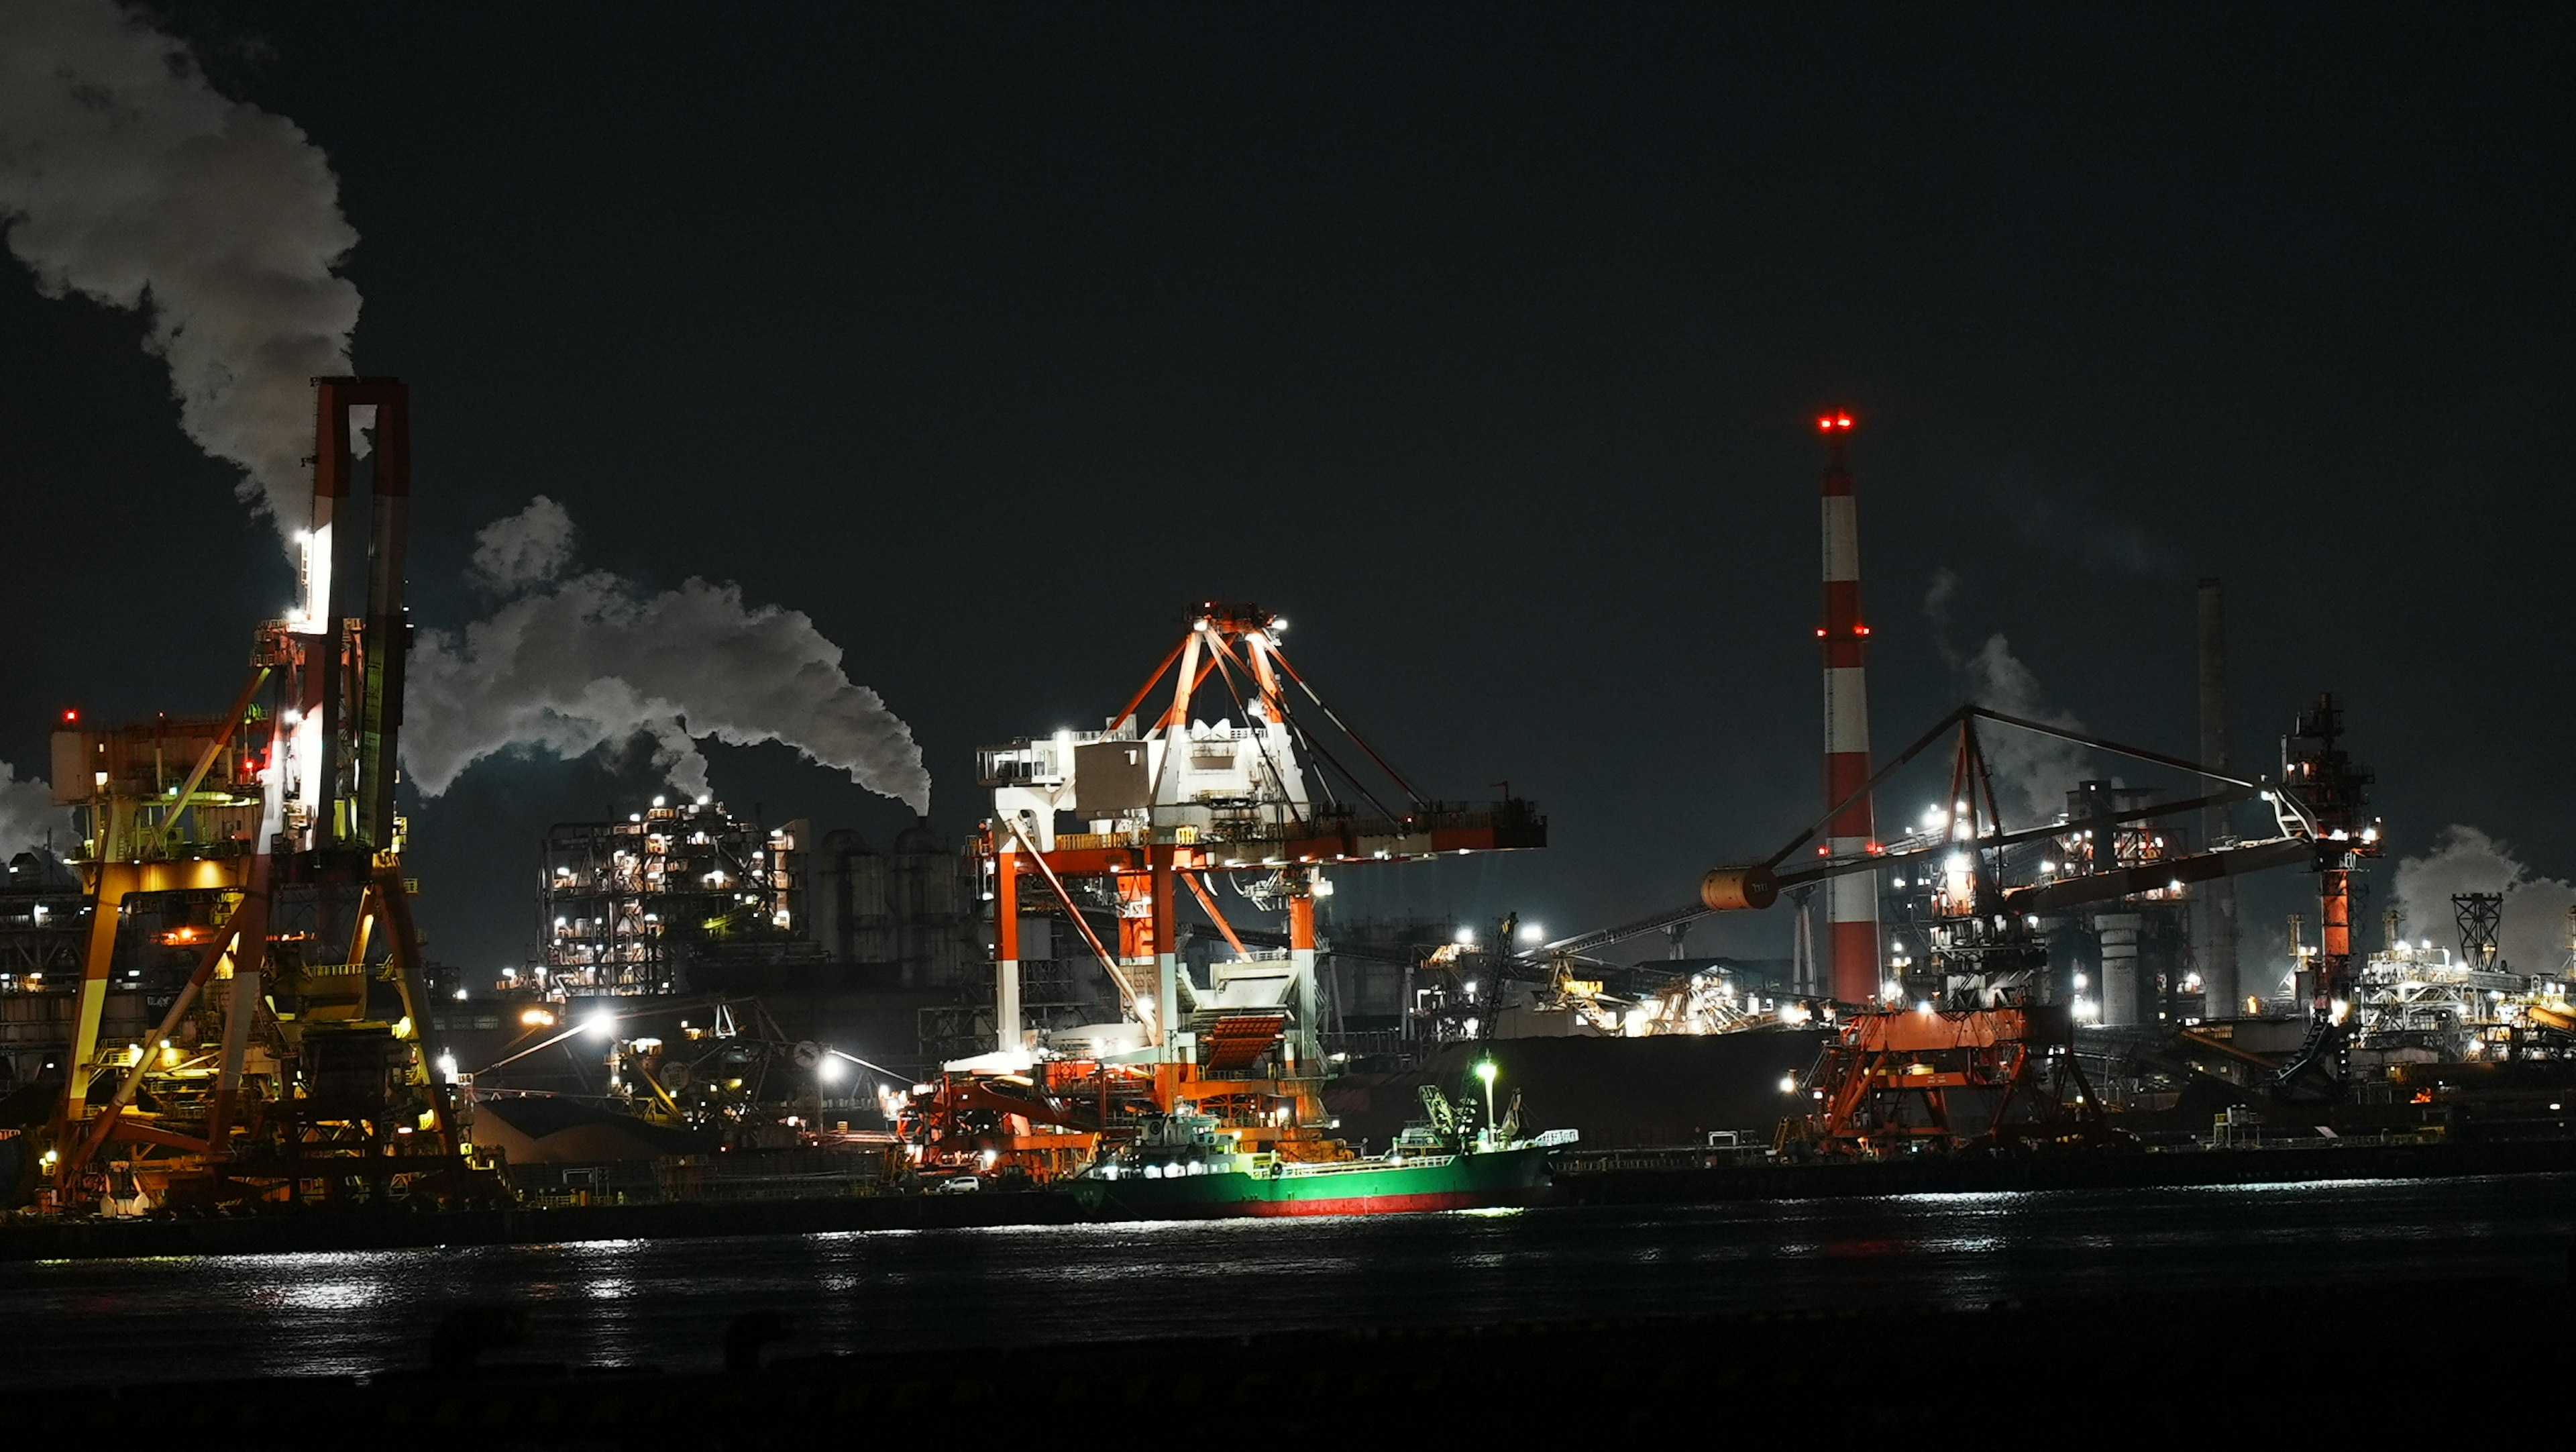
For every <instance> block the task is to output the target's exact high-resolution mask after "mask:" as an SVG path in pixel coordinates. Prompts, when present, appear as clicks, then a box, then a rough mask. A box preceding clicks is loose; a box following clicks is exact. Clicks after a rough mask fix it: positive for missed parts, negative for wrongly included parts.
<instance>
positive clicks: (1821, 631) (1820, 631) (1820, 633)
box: [1816, 625, 1825, 640]
mask: <svg viewBox="0 0 2576 1452" xmlns="http://www.w3.org/2000/svg"><path fill="white" fill-rule="evenodd" d="M1824 638H1825V628H1824V627H1823V626H1821V625H1819V626H1817V627H1816V639H1818V640H1822V639H1824Z"/></svg>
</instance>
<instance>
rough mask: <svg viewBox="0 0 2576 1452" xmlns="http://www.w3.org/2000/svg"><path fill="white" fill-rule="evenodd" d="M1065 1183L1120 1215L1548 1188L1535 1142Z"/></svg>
mask: <svg viewBox="0 0 2576 1452" xmlns="http://www.w3.org/2000/svg"><path fill="white" fill-rule="evenodd" d="M1070 1188H1071V1190H1072V1192H1073V1196H1074V1198H1075V1200H1076V1201H1077V1202H1078V1203H1079V1204H1080V1205H1081V1206H1082V1208H1083V1209H1084V1210H1085V1211H1087V1212H1089V1213H1092V1214H1095V1215H1102V1216H1106V1217H1109V1218H1113V1219H1122V1220H1164V1219H1215V1218H1224V1217H1235V1216H1289V1215H1407V1214H1421V1213H1424V1212H1427V1211H1435V1210H1484V1209H1495V1208H1502V1207H1509V1206H1516V1205H1528V1204H1533V1203H1536V1202H1537V1201H1539V1200H1540V1199H1542V1198H1543V1197H1544V1196H1545V1195H1546V1194H1547V1192H1548V1189H1549V1175H1548V1151H1547V1149H1546V1148H1545V1147H1544V1146H1537V1145H1532V1146H1528V1147H1524V1148H1515V1149H1506V1150H1493V1151H1489V1152H1487V1153H1484V1154H1471V1155H1458V1156H1455V1157H1444V1158H1442V1159H1439V1160H1436V1161H1430V1162H1424V1163H1416V1164H1408V1165H1386V1166H1382V1167H1379V1166H1370V1167H1357V1166H1354V1167H1334V1168H1330V1169H1324V1170H1320V1171H1307V1172H1304V1173H1294V1172H1292V1173H1286V1174H1280V1175H1266V1174H1247V1173H1243V1172H1240V1171H1227V1172H1225V1173H1221V1174H1213V1175H1188V1176H1180V1177H1175V1178H1172V1179H1160V1180H1149V1179H1140V1178H1134V1177H1127V1178H1121V1179H1116V1180H1111V1179H1107V1178H1103V1177H1099V1176H1084V1177H1083V1178H1081V1179H1078V1180H1075V1181H1074V1182H1073V1183H1072V1185H1071V1186H1070Z"/></svg>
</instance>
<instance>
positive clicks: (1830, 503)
mask: <svg viewBox="0 0 2576 1452" xmlns="http://www.w3.org/2000/svg"><path fill="white" fill-rule="evenodd" d="M1816 425H1817V427H1818V428H1819V429H1820V430H1821V431H1822V432H1823V433H1824V436H1825V482H1824V516H1825V623H1824V624H1823V625H1822V626H1821V627H1819V628H1818V629H1817V631H1816V637H1817V639H1819V640H1820V641H1822V642H1823V644H1824V647H1825V804H1826V805H1827V806H1832V805H1833V804H1834V803H1836V802H1839V801H1841V800H1843V799H1844V798H1845V797H1848V796H1850V795H1851V794H1852V793H1854V792H1856V791H1859V790H1860V789H1861V786H1862V784H1864V783H1866V782H1867V781H1868V780H1869V685H1868V676H1867V673H1866V672H1865V671H1864V670H1863V668H1862V664H1861V661H1862V656H1863V654H1864V652H1865V649H1866V647H1867V645H1868V643H1869V627H1868V626H1867V625H1865V624H1863V623H1861V618H1860V511H1859V505H1858V502H1857V500H1856V499H1855V498H1854V496H1853V494H1852V476H1851V469H1850V466H1849V464H1848V462H1847V460H1846V452H1847V446H1848V445H1849V443H1850V441H1851V428H1852V418H1851V415H1850V414H1848V413H1840V412H1836V413H1830V414H1827V415H1825V416H1824V417H1822V418H1820V419H1817V420H1816ZM1826 831H1827V837H1828V840H1827V842H1826V847H1827V849H1828V850H1830V851H1831V852H1832V853H1833V855H1834V856H1836V857H1855V856H1859V855H1860V854H1862V853H1865V852H1868V851H1870V850H1872V849H1873V847H1874V846H1875V845H1876V843H1877V840H1878V839H1877V835H1876V828H1875V827H1874V826H1873V825H1872V822H1871V815H1870V804H1869V798H1867V797H1862V798H1860V799H1859V800H1857V801H1855V802H1853V803H1852V804H1851V805H1850V806H1849V807H1847V808H1845V809H1844V810H1843V811H1842V812H1840V813H1838V814H1836V816H1835V817H1834V820H1833V823H1832V825H1831V826H1830V827H1828V828H1827V829H1826ZM1825 903H1826V912H1825V918H1826V921H1827V923H1828V924H1829V925H1830V932H1829V934H1828V937H1827V941H1826V948H1827V952H1826V960H1827V962H1829V963H1830V964H1831V965H1832V968H1831V971H1830V973H1829V975H1828V977H1827V978H1826V981H1825V985H1824V986H1825V988H1826V989H1827V991H1829V992H1831V993H1832V994H1833V996H1834V997H1835V998H1837V999H1839V1000H1841V1001H1842V1002H1845V1003H1871V1002H1875V1001H1876V1000H1877V998H1878V985H1879V969H1878V874H1877V873H1875V872H1849V873H1845V874H1843V875H1842V876H1840V877H1834V878H1828V879H1826V883H1825Z"/></svg>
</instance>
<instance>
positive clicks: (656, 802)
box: [653, 797, 665, 807]
mask: <svg viewBox="0 0 2576 1452" xmlns="http://www.w3.org/2000/svg"><path fill="white" fill-rule="evenodd" d="M653 805H655V806H657V807H658V806H663V805H665V803H664V801H663V800H662V798H660V797H655V798H654V799H653Z"/></svg>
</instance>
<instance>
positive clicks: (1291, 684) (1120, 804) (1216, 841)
mask: <svg viewBox="0 0 2576 1452" xmlns="http://www.w3.org/2000/svg"><path fill="white" fill-rule="evenodd" d="M1186 621H1187V623H1186V628H1185V629H1184V630H1183V631H1182V633H1181V638H1180V640H1179V641H1178V642H1177V643H1175V644H1174V645H1173V647H1172V648H1171V650H1170V651H1169V652H1167V653H1166V654H1165V655H1164V657H1163V659H1162V661H1161V663H1160V664H1159V665H1157V666H1156V667H1155V668H1154V669H1153V670H1152V671H1151V672H1150V673H1149V674H1148V675H1147V676H1146V678H1145V681H1144V683H1143V684H1142V685H1141V686H1139V687H1138V688H1137V689H1136V691H1135V692H1134V693H1133V694H1132V695H1131V696H1130V697H1129V698H1128V699H1127V701H1126V703H1125V704H1124V705H1123V706H1121V707H1120V708H1119V709H1118V710H1117V711H1115V712H1113V713H1111V714H1110V715H1109V716H1108V717H1107V718H1106V719H1105V721H1104V723H1103V727H1102V729H1100V730H1097V731H1070V730H1067V731H1059V732H1056V733H1055V734H1053V735H1052V736H1040V737H1023V738H1020V739H1017V740H1014V741H1011V742H1009V743H1006V744H1004V745H1000V746H995V747H989V748H986V749H985V750H983V751H982V752H980V753H979V756H978V780H979V782H980V784H981V785H983V786H984V787H986V788H988V789H990V790H991V792H992V794H993V796H992V803H993V814H992V816H991V817H990V818H989V819H988V820H987V821H986V822H985V823H984V824H983V826H982V828H981V829H980V831H979V833H978V836H977V840H976V846H975V850H976V852H977V853H978V855H979V856H980V857H981V858H982V860H983V872H984V881H985V882H986V884H987V892H988V894H989V896H990V898H991V900H992V901H993V904H994V910H993V911H994V919H993V921H994V940H995V950H994V963H995V969H994V978H995V992H994V1000H995V1030H994V1053H995V1055H996V1056H997V1057H996V1058H995V1060H994V1061H993V1063H992V1064H990V1065H988V1066H985V1067H986V1068H989V1069H991V1070H993V1071H998V1072H1019V1073H1023V1074H1025V1073H1027V1072H1029V1065H1030V1063H1031V1062H1032V1060H1033V1050H1034V1049H1036V1048H1038V1047H1040V1046H1039V1045H1038V1044H1037V1043H1036V1042H1035V1041H1036V1040H1037V1039H1038V1037H1039V1035H1038V1033H1037V1031H1036V1030H1034V1029H1032V1028H1031V1027H1030V1026H1029V1025H1027V1024H1025V1023H1024V1022H1023V1015H1022V1012H1021V1006H1020V991H1019V990H1020V961H1021V960H1020V952H1021V946H1020V934H1021V919H1022V917H1023V915H1024V914H1026V913H1048V914H1052V915H1053V916H1055V917H1056V918H1057V919H1059V920H1060V921H1061V922H1062V923H1063V924H1064V925H1065V926H1066V927H1068V928H1069V929H1070V930H1071V931H1072V932H1073V933H1074V934H1075V935H1076V936H1077V937H1078V938H1079V940H1080V941H1081V943H1082V944H1083V945H1084V947H1086V948H1087V949H1088V950H1089V952H1090V954H1091V956H1092V957H1093V958H1094V959H1095V960H1096V961H1097V962H1098V963H1099V965H1100V967H1101V969H1102V971H1103V972H1104V973H1105V974H1106V975H1107V976H1108V979H1109V982H1110V983H1111V984H1112V985H1113V986H1114V987H1115V990H1116V992H1117V995H1118V998H1119V1001H1120V1004H1121V1006H1122V1017H1123V1020H1124V1021H1123V1023H1122V1024H1120V1025H1113V1026H1094V1030H1095V1031H1086V1032H1087V1033H1088V1037H1086V1038H1084V1039H1082V1040H1081V1042H1082V1043H1083V1044H1084V1045H1085V1046H1084V1047H1082V1048H1080V1049H1079V1050H1078V1052H1077V1053H1075V1054H1071V1055H1060V1056H1059V1057H1058V1058H1057V1059H1056V1061H1055V1062H1054V1063H1051V1064H1050V1065H1048V1066H1047V1068H1046V1069H1045V1070H1044V1071H1043V1072H1045V1073H1046V1074H1047V1076H1048V1077H1047V1078H1046V1079H1045V1080H1044V1081H1043V1082H1042V1083H1041V1084H1039V1085H1038V1087H1039V1088H1040V1089H1041V1090H1042V1091H1043V1092H1045V1093H1047V1094H1050V1095H1056V1096H1059V1097H1061V1098H1063V1099H1064V1100H1065V1101H1067V1102H1074V1103H1079V1102H1082V1101H1084V1100H1086V1099H1089V1100H1094V1101H1097V1102H1102V1103H1106V1102H1108V1101H1109V1100H1111V1099H1113V1098H1115V1097H1116V1096H1114V1095H1111V1094H1110V1093H1108V1091H1107V1090H1106V1089H1105V1088H1104V1087H1102V1086H1097V1085H1093V1086H1090V1087H1086V1083H1085V1079H1084V1076H1086V1075H1091V1074H1098V1075H1101V1076H1111V1077H1117V1078H1119V1079H1120V1080H1121V1081H1122V1083H1125V1084H1134V1085H1142V1086H1145V1087H1146V1088H1147V1089H1148V1090H1149V1092H1150V1097H1151V1099H1152V1101H1153V1102H1154V1103H1156V1104H1158V1105H1160V1106H1161V1107H1162V1108H1163V1109H1165V1110H1173V1109H1177V1108H1179V1107H1182V1106H1184V1105H1188V1106H1191V1107H1194V1108H1197V1109H1200V1110H1204V1111H1210V1112H1215V1113H1217V1114H1218V1115H1219V1117H1220V1119H1221V1120H1223V1121H1224V1122H1227V1123H1229V1124H1232V1125H1236V1126H1239V1127H1241V1128H1242V1129H1243V1130H1244V1131H1245V1135H1246V1139H1245V1143H1246V1145H1247V1147H1250V1146H1251V1145H1254V1144H1260V1145H1263V1146H1265V1147H1276V1148H1278V1149H1279V1150H1280V1151H1281V1152H1282V1153H1285V1154H1288V1155H1290V1156H1292V1157H1293V1156H1295V1155H1298V1154H1301V1153H1328V1152H1330V1151H1328V1150H1327V1149H1325V1148H1324V1144H1325V1142H1324V1141H1323V1140H1322V1138H1321V1133H1320V1132H1321V1130H1322V1129H1323V1128H1324V1127H1325V1119H1324V1115H1323V1111H1322V1104H1321V1100H1320V1098H1319V1097H1318V1092H1319V1087H1320V1084H1321V1081H1322V1076H1323V1073H1324V1067H1325V1066H1324V1056H1323V1051H1322V1042H1321V1038H1320V1031H1321V1015H1320V1013H1319V1011H1318V1006H1317V996H1316V988H1315V950H1316V937H1315V902H1316V899H1317V898H1318V897H1320V896H1322V895H1324V894H1326V893H1329V892H1330V891H1331V884H1330V883H1329V882H1328V881H1327V880H1325V878H1324V875H1323V874H1324V871H1325V869H1327V868H1332V867H1341V866H1358V865H1361V864H1366V863H1387V862H1416V861H1428V860H1431V859H1435V858H1440V857H1452V856H1457V857H1463V856H1466V855H1468V854H1470V853H1475V852H1490V851H1506V850H1516V849H1524V848H1533V847H1541V846H1544V845H1546V841H1547V821H1546V819H1545V818H1544V817H1542V816H1541V815H1540V814H1539V812H1538V810H1537V808H1536V807H1535V806H1534V805H1533V804H1532V803H1530V802H1528V801H1526V800H1522V799H1519V798H1506V799H1505V800H1502V801H1498V802H1482V803H1468V802H1456V801H1439V800H1434V799H1432V798H1429V797H1426V796H1424V795H1423V794H1422V793H1421V792H1419V791H1417V790H1415V789H1414V787H1413V785H1412V783H1411V782H1410V781H1409V780H1408V779H1407V778H1406V777H1405V775H1404V774H1403V773H1402V772H1400V771H1398V770H1397V769H1396V768H1395V767H1394V766H1393V765H1392V764H1391V763H1389V762H1388V761H1387V759H1386V757H1385V756H1384V755H1382V754H1381V753H1380V752H1378V750H1377V749H1376V748H1375V747H1373V746H1371V745H1370V744H1369V743H1368V742H1367V740H1366V739H1365V738H1363V737H1361V736H1360V735H1358V734H1357V733H1356V732H1355V731H1353V730H1352V729H1351V728H1350V727H1349V725H1348V724H1347V723H1345V722H1344V721H1343V720H1342V719H1341V717H1340V716H1339V715H1338V714H1336V713H1335V712H1334V710H1333V709H1332V707H1331V706H1330V705H1328V704H1327V703H1326V702H1325V700H1324V698H1323V697H1322V695H1321V694H1319V693H1318V692H1317V691H1316V690H1315V688H1314V686H1313V684H1312V683H1311V682H1310V681H1309V680H1308V679H1307V678H1306V676H1305V675H1304V674H1302V673H1301V672H1300V671H1299V670H1298V668H1297V667H1296V665H1295V664H1294V663H1292V662H1291V661H1290V659H1289V657H1288V654H1287V652H1286V650H1285V648H1284V645H1283V636H1284V634H1285V632H1286V629H1287V622H1286V621H1285V620H1283V619H1281V618H1280V617H1279V616H1277V615H1275V614H1273V613H1272V612H1270V611H1268V610H1265V609H1263V608H1261V607H1260V606H1258V605H1252V604H1244V603H1232V602H1224V601H1206V602H1203V603H1201V604H1200V605H1198V606H1197V607H1196V608H1195V609H1193V610H1191V611H1190V612H1189V613H1188V616H1187V617H1186ZM1229 880H1230V881H1231V882H1232V883H1233V884H1234V886H1235V887H1236V888H1237V889H1238V890H1239V891H1240V893H1241V894H1242V896H1244V897H1245V898H1246V899H1247V900H1248V901H1250V902H1251V903H1252V904H1253V905H1254V906H1255V907H1256V908H1260V909H1264V910H1267V911H1275V912H1277V913H1280V914H1282V915H1284V917H1285V919H1286V924H1285V939H1284V947H1282V948H1265V947H1257V946H1253V945H1251V944H1250V943H1248V942H1247V938H1246V935H1245V934H1243V933H1239V932H1237V931H1236V929H1235V928H1234V926H1233V925H1232V924H1231V923H1230V922H1229V921H1228V920H1227V918H1226V915H1225V913H1224V912H1223V911H1222V910H1221V909H1220V907H1219V906H1218V900H1217V891H1216V889H1217V887H1218V886H1219V885H1220V884H1221V883H1222V882H1225V881H1229ZM1192 908H1195V909H1196V911H1197V914H1198V915H1202V916H1204V918H1205V920H1206V922H1207V923H1208V924H1209V925H1210V926H1211V927H1213V928H1214V929H1215V930H1216V931H1217V933H1218V934H1219V935H1220V936H1221V937H1222V938H1224V939H1225V941H1226V943H1227V945H1228V946H1229V948H1230V949H1231V950H1232V954H1233V956H1232V957H1230V958H1227V959H1223V960H1220V961H1218V962H1216V963H1215V964H1213V965H1212V976H1211V978H1210V980H1209V981H1207V982H1200V981H1198V980H1197V979H1196V977H1195V976H1194V975H1193V974H1192V973H1191V972H1190V971H1189V970H1188V968H1187V967H1186V965H1185V964H1184V962H1183V961H1182V958H1181V955H1180V946H1181V938H1182V936H1183V932H1184V928H1185V921H1184V920H1185V919H1186V918H1187V917H1189V916H1191V911H1190V910H1191V909H1192ZM1103 911H1106V912H1108V913H1111V914H1114V919H1115V924H1116V931H1115V939H1116V941H1115V942H1114V943H1112V942H1110V941H1107V940H1106V939H1105V937H1104V935H1102V934H1100V933H1098V932H1096V931H1095V930H1094V929H1093V927H1092V924H1091V922H1090V918H1089V914H1091V913H1098V912H1103ZM961 1072H975V1070H971V1069H970V1070H961Z"/></svg>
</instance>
